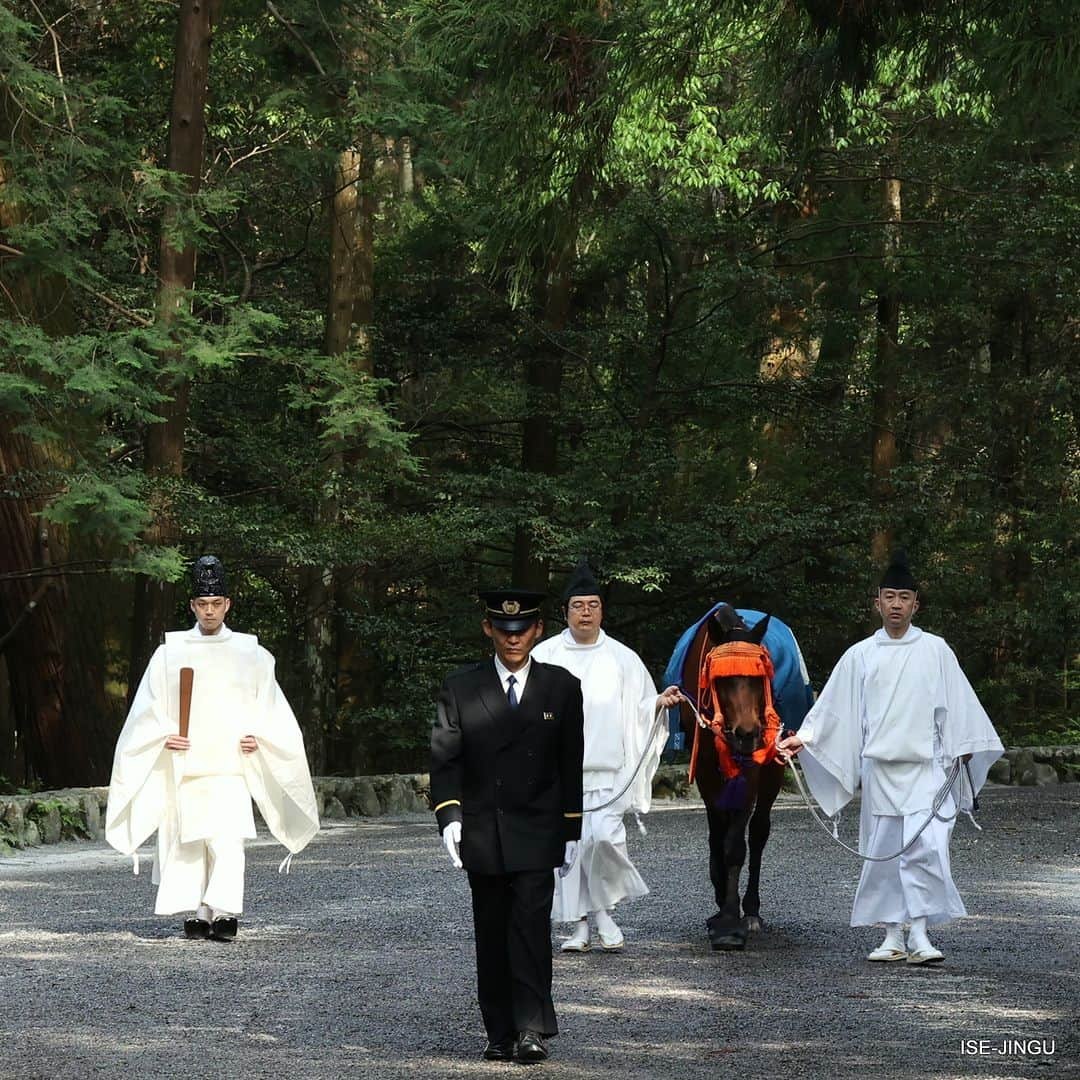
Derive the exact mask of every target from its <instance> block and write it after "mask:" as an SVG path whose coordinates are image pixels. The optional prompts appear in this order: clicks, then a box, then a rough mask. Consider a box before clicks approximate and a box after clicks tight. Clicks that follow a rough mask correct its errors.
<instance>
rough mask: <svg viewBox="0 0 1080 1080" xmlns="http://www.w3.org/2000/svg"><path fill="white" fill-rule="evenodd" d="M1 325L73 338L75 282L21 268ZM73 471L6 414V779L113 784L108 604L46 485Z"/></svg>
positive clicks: (6, 127) (13, 271)
mask: <svg viewBox="0 0 1080 1080" xmlns="http://www.w3.org/2000/svg"><path fill="white" fill-rule="evenodd" d="M16 120H17V116H16V115H13V114H12V111H11V102H10V100H9V99H8V98H7V96H6V95H5V94H3V92H2V91H0V129H2V130H3V131H4V133H5V134H6V135H7V136H8V137H9V138H11V137H14V134H13V133H14V130H15V122H16ZM13 179H14V178H13V177H12V176H11V171H10V167H9V165H8V164H7V163H6V162H5V161H4V160H3V159H2V158H0V232H3V231H5V230H6V229H8V228H10V227H11V226H13V225H15V224H16V223H22V222H24V221H25V220H26V217H27V215H26V210H25V207H23V206H22V205H20V204H18V203H16V202H13V201H12V200H11V199H10V198H9V197H7V193H8V192H10V191H11V190H13V189H14V187H15V185H14V183H12V182H11V181H13ZM5 269H7V268H5ZM0 318H3V319H9V318H10V319H13V320H14V319H17V320H19V321H21V322H24V323H32V324H35V325H37V326H40V327H42V328H43V329H44V330H45V331H46V332H47V333H49V334H50V335H54V336H61V335H63V334H66V333H69V332H70V331H71V328H72V312H71V304H70V297H69V294H68V292H67V287H66V284H65V283H64V282H63V281H61V280H58V279H52V278H43V276H42V275H41V274H39V273H29V274H28V273H21V272H20V269H19V266H18V263H17V262H16V263H15V265H14V266H13V267H11V268H10V270H7V272H6V273H5V275H4V287H3V290H2V291H0ZM68 464H69V462H67V461H66V460H65V459H64V455H63V451H62V448H61V447H59V446H57V445H55V444H42V443H40V442H32V441H31V440H30V439H29V438H27V437H26V436H24V435H21V434H18V433H17V432H16V431H15V429H14V418H13V417H10V416H7V415H3V414H0V477H3V478H4V484H3V486H4V489H5V490H4V495H3V497H0V660H2V663H3V668H4V672H3V678H2V679H0V693H2V694H3V696H4V700H3V701H2V702H0V718H2V720H3V723H2V725H0V726H2V728H3V730H2V732H0V773H3V775H5V776H7V777H8V778H9V779H11V780H14V781H17V782H18V783H21V784H26V783H29V782H31V781H36V782H38V783H40V784H43V785H44V786H46V787H63V786H67V785H79V784H88V783H102V782H103V781H104V780H105V778H106V777H107V776H108V767H109V762H110V760H111V757H112V745H113V741H114V732H113V730H112V728H111V720H112V717H111V716H110V715H109V712H108V709H107V706H106V700H105V673H104V660H103V657H102V653H101V648H102V638H103V635H102V633H101V630H102V627H101V625H100V621H99V620H100V615H101V612H102V610H103V601H102V598H101V597H100V596H91V595H90V593H91V590H90V589H89V588H88V587H87V585H86V584H85V582H86V579H83V581H82V582H81V583H79V584H76V585H72V584H71V583H70V582H69V579H68V578H66V577H64V576H63V574H62V571H61V570H60V569H59V566H60V565H62V564H64V563H66V562H67V561H68V558H69V556H68V537H67V536H66V535H65V531H64V530H62V529H58V528H55V527H53V526H50V525H48V524H47V523H46V522H45V521H43V520H42V519H41V518H40V516H39V514H40V512H41V511H42V510H43V509H44V508H45V505H46V503H47V501H48V496H47V495H45V494H41V491H40V489H42V488H45V487H46V486H47V487H48V488H52V487H53V486H54V485H55V480H54V479H53V478H54V477H55V474H56V473H57V472H58V471H59V470H62V469H64V468H65V467H66V466H67V465H68ZM45 476H48V477H49V478H50V479H49V481H48V482H47V484H46V482H44V481H42V480H41V479H40V478H42V477H45ZM54 566H55V567H57V569H56V570H51V569H50V568H51V567H54ZM9 575H10V576H9ZM28 575H29V576H28ZM87 627H91V628H92V631H91V633H90V634H87V629H86V628H87ZM95 634H96V638H97V639H96V640H95V639H94V635H95Z"/></svg>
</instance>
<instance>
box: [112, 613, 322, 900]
mask: <svg viewBox="0 0 1080 1080" xmlns="http://www.w3.org/2000/svg"><path fill="white" fill-rule="evenodd" d="M183 667H190V668H192V669H193V671H194V673H195V677H194V681H193V685H192V700H191V715H190V726H189V730H188V737H189V738H190V739H191V749H190V750H188V751H173V750H166V749H165V739H166V738H167V737H168V736H169V735H175V734H177V733H178V731H179V717H180V694H179V690H180V669H181V668H183ZM245 735H253V736H254V737H255V739H256V741H257V743H258V749H257V750H255V751H254V752H253V753H251V754H244V753H243V752H242V751H241V750H240V740H241V738H243V737H244V736H245ZM252 799H254V800H255V803H256V804H257V805H258V807H259V812H260V813H261V814H262V817H263V820H264V821H265V822H266V824H267V827H268V828H269V830H270V832H271V833H272V834H273V835H274V837H275V838H276V839H277V840H278V841H279V842H280V843H282V844H283V845H284V846H285V847H286V848H287V849H288V850H289V851H290V852H292V853H295V852H298V851H301V850H302V849H303V848H304V847H305V846H306V845H307V843H308V842H309V841H310V840H311V838H312V837H313V836H314V835H315V833H316V832H317V831H318V828H319V818H318V811H317V808H316V802H315V792H314V789H313V787H312V783H311V775H310V772H309V771H308V765H307V758H306V756H305V754H304V744H303V738H302V736H301V734H300V728H299V725H298V724H297V722H296V717H295V716H294V715H293V712H292V709H290V708H289V703H288V702H287V701H286V699H285V696H284V694H282V692H281V688H280V687H279V686H278V684H277V681H276V680H275V678H274V659H273V657H272V656H271V655H270V653H269V652H267V651H266V649H264V648H262V646H260V645H259V643H258V639H257V638H256V637H255V636H254V635H252V634H236V633H233V632H232V631H231V630H229V629H228V627H226V626H222V628H221V629H220V630H219V631H218V633H216V634H212V635H205V634H202V633H201V632H200V631H199V628H198V626H196V627H194V628H193V629H192V630H190V631H179V632H176V633H169V634H166V635H165V644H164V645H161V646H159V647H158V649H157V650H156V651H155V653H154V655H153V657H151V659H150V663H149V664H148V665H147V668H146V671H145V673H144V674H143V678H142V681H141V682H140V683H139V688H138V690H137V692H136V694H135V698H134V700H133V701H132V704H131V710H130V711H129V713H128V717H127V720H126V721H125V723H124V727H123V729H122V731H121V732H120V738H119V740H118V741H117V744H116V753H115V756H114V759H113V772H112V780H111V782H110V785H109V801H108V808H107V810H106V816H105V838H106V840H107V841H108V842H109V843H110V844H111V845H112V846H113V847H114V848H116V849H117V850H118V851H120V852H122V853H123V854H125V855H130V854H132V853H133V852H135V850H136V849H137V848H138V847H139V846H140V845H141V844H143V843H144V842H145V841H146V840H147V839H149V837H150V836H151V835H153V833H154V832H155V831H156V832H157V850H156V853H155V857H154V871H153V881H154V883H155V884H156V885H157V886H158V892H157V899H156V902H155V911H156V912H157V913H158V914H172V913H174V912H178V911H193V910H195V909H196V908H197V907H198V906H199V905H200V904H202V903H205V904H207V905H208V906H209V907H212V908H214V909H216V910H217V911H219V912H229V913H230V914H234V915H236V914H240V913H241V912H242V910H243V882H244V840H245V839H250V838H252V837H254V836H255V817H254V814H253V813H252Z"/></svg>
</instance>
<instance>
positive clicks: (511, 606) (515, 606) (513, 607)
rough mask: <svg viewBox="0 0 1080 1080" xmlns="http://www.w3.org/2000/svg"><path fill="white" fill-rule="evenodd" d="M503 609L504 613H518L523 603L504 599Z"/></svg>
mask: <svg viewBox="0 0 1080 1080" xmlns="http://www.w3.org/2000/svg"><path fill="white" fill-rule="evenodd" d="M502 609H503V614H504V615H516V614H517V613H518V612H519V611H520V610H521V604H519V603H518V602H517V601H516V600H504V601H503V602H502Z"/></svg>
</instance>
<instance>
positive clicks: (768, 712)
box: [690, 641, 780, 780]
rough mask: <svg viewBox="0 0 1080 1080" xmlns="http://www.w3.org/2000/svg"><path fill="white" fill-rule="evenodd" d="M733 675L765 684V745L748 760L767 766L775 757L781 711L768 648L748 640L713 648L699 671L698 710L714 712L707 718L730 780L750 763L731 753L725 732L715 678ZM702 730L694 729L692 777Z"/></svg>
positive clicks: (706, 655) (705, 657)
mask: <svg viewBox="0 0 1080 1080" xmlns="http://www.w3.org/2000/svg"><path fill="white" fill-rule="evenodd" d="M732 675H741V676H744V677H749V678H758V679H761V680H762V684H763V690H764V694H765V726H764V731H763V733H762V734H763V737H764V739H763V742H764V744H763V745H762V746H761V747H760V748H759V749H757V750H755V751H754V752H753V754H751V755H750V759H749V760H750V761H752V762H753V763H754V764H755V765H767V764H768V763H769V762H770V761H773V760H774V759H775V758H776V740H777V738H778V736H779V734H780V714H779V713H778V712H777V711H776V707H775V705H774V704H773V696H772V680H773V663H772V657H771V656H770V655H769V650H768V649H766V648H765V646H764V645H754V644H752V643H751V642H749V641H728V642H724V643H723V644H722V645H717V646H715V647H714V648H712V649H710V650H709V652H708V653H706V654H705V655H704V656H703V657H702V659H701V669H700V671H699V674H698V710H699V711H700V712H701V713H702V715H705V712H706V710H709V711H710V712H711V716H710V718H709V720H708V726H709V730H710V731H711V732H712V735H713V742H714V743H715V745H716V756H717V759H718V761H719V764H720V769H721V771H722V772H723V774H724V776H726V777H727V779H729V780H732V779H734V778H735V777H736V776H738V775H739V773H740V772H742V769H743V765H744V764H747V763H748V762H747V760H746V758H744V757H743V756H742V755H739V758H740V759H741V760H736V755H734V754H733V753H732V751H731V747H730V746H729V745H728V740H727V735H726V733H725V731H724V712H723V709H722V708H721V705H720V698H719V696H718V695H717V693H716V680H717V679H724V678H730V677H731V676H732ZM700 730H701V729H700V728H699V727H696V728H695V729H694V748H693V751H692V752H691V758H690V769H691V780H692V779H693V773H694V771H695V768H694V767H695V765H696V763H697V740H698V733H699V732H700Z"/></svg>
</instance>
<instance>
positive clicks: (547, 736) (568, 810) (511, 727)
mask: <svg viewBox="0 0 1080 1080" xmlns="http://www.w3.org/2000/svg"><path fill="white" fill-rule="evenodd" d="M584 746H585V741H584V721H583V718H582V702H581V683H580V682H578V680H577V679H576V678H575V677H574V676H573V675H571V674H570V673H569V672H568V671H567V670H566V669H565V668H561V667H557V666H555V665H554V664H541V663H540V662H539V661H537V660H534V661H533V662H532V668H531V669H530V671H529V678H528V681H527V682H526V683H525V691H524V693H523V694H522V698H521V703H520V704H519V705H518V707H517V708H516V709H512V708H510V705H509V703H508V702H507V700H506V695H505V694H504V693H503V689H502V683H501V681H500V679H499V676H498V673H497V672H496V670H495V661H494V659H491V660H486V661H484V662H483V663H480V664H474V665H472V666H470V667H466V668H462V669H460V670H459V671H455V672H454V673H453V674H452V675H450V676H449V677H448V678H447V679H446V681H445V682H444V683H443V685H442V689H441V690H440V691H439V703H438V718H437V719H436V721H435V726H434V727H433V728H432V731H431V798H432V803H433V804H434V806H435V816H436V818H437V819H438V823H439V831H440V832H442V830H443V829H445V828H446V826H447V825H448V824H449V823H450V822H451V821H460V822H462V836H461V861H462V862H463V863H464V864H465V868H466V869H467V870H472V871H474V872H475V873H478V874H502V873H516V872H518V871H521V870H542V869H545V868H547V867H555V866H560V865H561V864H562V861H563V848H564V846H565V844H566V841H568V840H577V839H579V838H580V836H581V777H582V758H583V755H584Z"/></svg>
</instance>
